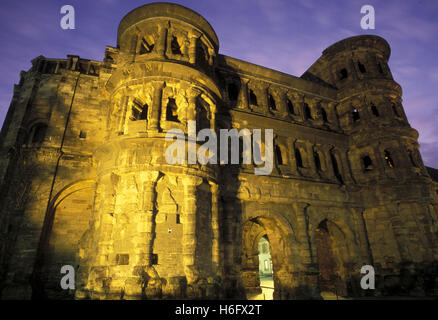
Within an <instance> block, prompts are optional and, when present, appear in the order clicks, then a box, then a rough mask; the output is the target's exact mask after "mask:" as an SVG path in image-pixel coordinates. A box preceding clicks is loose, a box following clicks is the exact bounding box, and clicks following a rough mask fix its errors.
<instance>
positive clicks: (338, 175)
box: [330, 153, 344, 184]
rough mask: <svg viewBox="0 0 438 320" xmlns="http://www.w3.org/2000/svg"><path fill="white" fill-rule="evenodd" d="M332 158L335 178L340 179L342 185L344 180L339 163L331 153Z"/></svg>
mask: <svg viewBox="0 0 438 320" xmlns="http://www.w3.org/2000/svg"><path fill="white" fill-rule="evenodd" d="M330 158H331V160H332V166H333V172H334V173H335V177H336V178H337V179H338V181H339V182H340V183H342V184H344V180H343V179H342V175H341V173H340V172H339V167H338V161H337V160H336V157H335V155H334V154H332V153H331V154H330Z"/></svg>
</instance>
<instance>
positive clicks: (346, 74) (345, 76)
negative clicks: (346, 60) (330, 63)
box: [339, 68, 348, 80]
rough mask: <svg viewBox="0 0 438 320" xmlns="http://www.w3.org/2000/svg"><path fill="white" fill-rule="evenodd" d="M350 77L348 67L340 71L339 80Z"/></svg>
mask: <svg viewBox="0 0 438 320" xmlns="http://www.w3.org/2000/svg"><path fill="white" fill-rule="evenodd" d="M347 78H348V71H347V69H345V68H343V69H341V71H339V80H344V79H347Z"/></svg>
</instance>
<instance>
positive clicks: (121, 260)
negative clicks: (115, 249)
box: [116, 254, 129, 266]
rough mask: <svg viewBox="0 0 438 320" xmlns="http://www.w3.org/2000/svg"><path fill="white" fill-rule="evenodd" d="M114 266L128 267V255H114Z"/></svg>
mask: <svg viewBox="0 0 438 320" xmlns="http://www.w3.org/2000/svg"><path fill="white" fill-rule="evenodd" d="M116 264H117V265H119V266H120V265H125V266H126V265H128V264H129V254H116Z"/></svg>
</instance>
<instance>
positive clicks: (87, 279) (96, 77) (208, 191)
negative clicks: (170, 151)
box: [0, 3, 438, 299]
mask: <svg viewBox="0 0 438 320" xmlns="http://www.w3.org/2000/svg"><path fill="white" fill-rule="evenodd" d="M242 40H243V39H242ZM279 49H280V48H279ZM389 55H390V48H389V45H388V43H387V42H386V41H385V40H384V39H382V38H380V37H377V36H371V35H369V36H356V37H352V38H348V39H345V40H342V41H340V42H337V43H335V44H334V45H332V46H330V47H329V48H327V49H326V50H325V51H324V52H323V54H322V56H321V57H320V58H319V59H318V60H317V61H316V62H315V63H314V64H313V65H312V66H311V67H310V68H309V69H308V70H307V71H306V72H305V73H304V74H303V75H302V76H301V77H295V76H291V75H287V74H284V73H281V72H278V71H274V70H271V69H267V68H264V67H261V66H257V65H254V64H251V63H248V62H244V61H240V60H237V59H234V58H231V57H228V56H224V55H221V54H219V41H218V38H217V36H216V34H215V31H214V30H213V28H212V27H211V26H210V24H209V23H208V22H207V21H206V20H205V19H204V18H203V17H201V16H200V15H199V14H197V13H195V12H194V11H192V10H189V9H187V8H185V7H182V6H179V5H175V4H167V3H153V4H148V5H145V6H142V7H140V8H137V9H135V10H133V11H131V12H130V13H128V14H127V15H126V16H125V17H124V18H123V20H122V21H121V22H120V25H119V28H118V34H117V47H115V48H114V47H107V48H106V50H105V56H104V59H103V61H93V60H88V59H83V58H80V57H78V56H74V55H69V56H67V59H51V58H50V59H49V58H46V57H43V56H39V57H37V58H35V59H34V60H33V61H32V67H31V68H30V69H29V70H28V71H27V72H22V73H21V80H20V82H19V84H17V85H15V86H14V95H13V98H12V102H11V105H10V108H9V112H8V114H7V117H6V120H5V123H4V125H3V129H2V131H1V154H0V157H1V158H0V181H1V192H0V210H1V215H0V219H1V220H0V222H1V224H0V227H1V229H0V231H1V241H0V244H1V252H0V253H1V256H0V258H1V261H0V263H1V274H0V281H1V282H0V284H1V290H2V292H1V294H2V298H3V299H13V298H19V299H20V298H21V299H30V298H66V299H69V298H70V299H72V298H77V299H86V298H91V299H142V298H143V299H144V298H146V299H157V298H164V299H167V298H189V299H194V298H213V299H216V298H251V297H253V296H254V295H256V294H258V293H260V282H259V273H258V272H259V271H258V270H259V262H258V256H257V255H258V249H257V247H258V246H257V244H258V241H259V239H260V238H261V237H265V239H267V240H268V241H269V244H270V251H271V255H272V263H273V272H274V286H275V291H274V298H275V299H293V298H321V296H322V295H323V294H324V293H327V292H328V293H333V294H337V295H338V296H347V297H359V296H363V295H366V294H374V295H376V296H378V295H396V294H406V295H434V294H436V293H437V289H438V287H437V281H438V278H437V277H438V274H437V261H438V247H437V244H438V242H437V236H438V229H437V228H438V224H437V220H438V183H437V182H435V181H434V180H432V179H431V177H430V175H429V173H428V171H427V168H426V167H425V166H424V164H423V162H422V159H421V155H420V153H419V150H418V148H419V145H418V142H417V139H418V132H417V131H416V130H415V129H413V128H411V126H410V125H409V122H408V119H407V118H406V114H405V112H404V110H403V106H402V99H401V95H402V90H401V88H400V86H399V85H398V84H397V83H396V82H395V81H394V80H393V77H392V75H391V71H390V69H389V67H388V59H389ZM190 120H193V121H196V124H197V127H198V129H200V128H212V129H214V130H219V129H220V128H225V129H231V128H236V129H239V130H240V129H242V128H248V129H249V130H252V129H256V128H261V129H274V149H273V150H274V160H275V164H274V169H273V171H272V173H271V174H270V175H267V176H263V175H255V174H254V165H253V164H242V165H238V164H235V165H215V164H207V165H201V164H174V165H171V164H168V163H167V162H166V160H165V150H166V147H167V146H168V145H169V144H170V142H169V141H166V140H165V134H166V132H167V131H168V130H170V129H172V128H178V129H181V130H183V131H184V132H187V123H188V121H190ZM198 143H200V142H198ZM262 148H263V146H262ZM63 265H72V266H73V267H74V268H75V270H76V290H62V289H61V288H60V285H59V283H60V279H61V277H62V276H63V275H62V274H61V273H60V269H61V266H63ZM363 265H372V266H373V267H374V268H375V272H376V290H374V291H365V290H362V289H361V288H360V278H361V276H362V274H361V273H360V270H361V267H362V266H363Z"/></svg>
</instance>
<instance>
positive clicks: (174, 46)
mask: <svg viewBox="0 0 438 320" xmlns="http://www.w3.org/2000/svg"><path fill="white" fill-rule="evenodd" d="M170 49H171V51H172V53H173V54H178V55H181V54H182V52H181V46H180V45H179V43H178V39H177V38H176V37H172V41H171V43H170Z"/></svg>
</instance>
